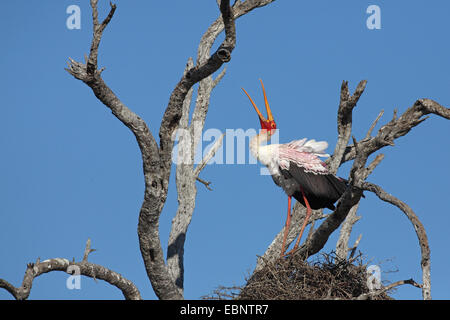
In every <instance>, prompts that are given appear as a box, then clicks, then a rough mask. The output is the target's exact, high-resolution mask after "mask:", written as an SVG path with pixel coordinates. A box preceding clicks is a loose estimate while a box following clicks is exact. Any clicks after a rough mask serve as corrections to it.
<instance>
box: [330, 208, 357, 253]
mask: <svg viewBox="0 0 450 320" xmlns="http://www.w3.org/2000/svg"><path fill="white" fill-rule="evenodd" d="M358 207H359V202H358V203H357V204H356V205H354V206H353V207H352V208H351V209H350V212H349V213H348V215H347V217H346V218H345V221H344V223H343V224H342V227H341V231H340V233H339V239H338V241H337V243H336V256H337V257H338V258H339V259H341V260H343V259H346V258H347V253H348V249H349V248H348V241H349V239H350V234H351V233H352V229H353V225H354V224H355V223H356V222H358V221H359V219H361V216H357V215H356V212H357V211H358Z"/></svg>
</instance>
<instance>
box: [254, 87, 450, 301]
mask: <svg viewBox="0 0 450 320" xmlns="http://www.w3.org/2000/svg"><path fill="white" fill-rule="evenodd" d="M366 83H367V81H361V82H360V83H359V84H358V86H357V87H356V90H355V92H354V94H353V95H350V92H349V89H348V82H346V81H344V82H343V83H342V86H341V93H340V103H339V107H338V116H337V124H338V126H337V127H338V141H337V144H336V148H335V150H334V153H333V155H332V156H331V157H330V158H329V159H328V160H327V161H326V162H327V165H328V166H329V168H330V170H331V171H332V172H334V173H336V171H337V169H338V168H339V166H340V165H341V164H343V163H345V162H347V161H352V160H353V165H352V168H351V170H350V176H349V179H348V181H349V187H348V188H347V190H346V191H345V193H344V194H343V195H342V197H341V199H340V200H339V205H338V206H337V208H336V210H335V211H334V212H333V213H331V214H329V215H324V214H323V212H322V210H315V211H313V213H312V215H311V219H310V221H311V223H312V224H313V225H312V226H311V228H310V231H309V234H308V236H307V239H306V241H305V243H304V244H303V245H302V246H301V247H299V248H298V250H297V251H296V252H295V253H294V254H295V255H300V256H301V257H302V258H303V259H306V258H308V257H310V256H312V255H314V254H316V253H318V252H319V251H320V250H321V249H322V248H323V247H324V246H325V244H326V243H327V241H328V238H329V236H330V235H331V234H332V233H333V232H334V231H335V230H336V229H337V228H338V227H339V226H341V225H342V227H341V232H340V237H339V239H338V242H337V244H336V253H337V255H338V257H339V258H341V259H342V258H346V257H347V254H348V252H349V251H350V252H351V253H350V255H351V256H352V255H353V253H352V252H354V250H355V248H356V246H357V243H358V242H359V239H360V238H358V240H357V243H356V244H355V245H354V246H352V247H350V248H349V246H348V240H349V237H350V234H351V231H352V226H353V225H354V224H355V223H356V222H357V221H358V220H359V217H358V216H356V211H357V208H358V205H359V201H360V200H361V197H362V194H363V190H364V191H369V192H373V193H375V194H376V195H377V196H378V198H380V200H383V201H386V202H388V203H390V204H392V205H394V206H396V207H398V208H399V209H400V210H401V211H402V212H403V213H404V214H405V215H406V217H407V218H408V219H409V221H410V222H411V223H412V225H413V227H414V229H415V231H416V235H417V238H418V242H419V246H420V249H421V259H420V265H421V268H422V283H421V284H420V285H416V282H414V281H412V280H411V281H410V280H407V281H406V280H402V281H398V282H397V283H396V285H402V284H414V285H415V286H418V287H420V288H421V289H422V297H423V299H425V300H428V299H431V281H430V277H431V276H430V248H429V245H428V238H427V234H426V232H425V228H424V227H423V225H422V223H421V222H420V220H419V219H418V217H417V216H416V214H415V213H414V211H413V210H412V209H411V208H410V207H409V206H408V205H407V204H406V203H404V202H403V201H401V200H399V199H398V198H396V197H395V196H393V195H390V194H388V193H387V192H386V191H384V190H383V189H382V187H380V186H378V185H375V184H373V183H370V182H368V181H366V179H367V178H368V176H369V175H370V174H371V173H372V172H373V170H374V169H375V167H376V166H377V165H378V164H379V163H380V162H381V161H382V160H383V158H384V155H383V154H381V153H380V154H378V155H377V156H376V157H375V159H374V160H373V161H372V162H371V163H370V164H369V165H367V161H368V158H369V156H370V155H372V154H373V153H375V152H377V151H379V150H380V149H382V148H384V147H386V146H394V141H395V139H397V138H400V137H402V136H404V135H406V134H408V132H409V131H410V130H411V129H413V128H414V127H415V126H417V125H419V124H420V123H421V122H423V121H425V120H426V119H427V118H428V115H429V114H435V115H437V116H441V117H443V118H446V119H450V109H449V108H445V107H443V106H441V105H440V104H439V103H437V102H435V101H433V100H431V99H419V100H417V101H416V102H414V104H413V105H412V106H411V107H410V108H408V109H407V110H406V111H405V112H404V113H403V114H402V115H401V116H400V117H398V116H397V112H394V115H393V118H392V120H391V121H389V122H388V123H386V124H385V125H383V126H382V127H381V128H380V129H379V130H378V133H377V134H376V135H375V136H372V131H373V129H374V128H375V126H376V124H377V122H378V121H379V119H380V118H381V116H382V114H383V111H381V112H380V114H379V115H378V117H377V118H376V119H375V121H374V122H373V124H372V125H371V126H370V128H369V130H368V132H367V134H366V136H365V137H364V138H363V139H361V140H360V141H357V140H356V139H355V137H353V136H352V113H353V109H354V108H355V107H356V104H357V102H358V100H359V98H360V97H361V95H362V93H363V92H364V89H365V86H366ZM350 138H352V142H353V144H349V143H350ZM305 214H306V208H305V207H303V206H302V205H301V204H299V203H296V205H295V207H294V210H293V213H292V220H291V221H292V222H291V227H290V230H289V233H288V241H287V243H288V244H290V243H292V241H293V240H294V239H295V238H296V237H297V235H298V234H299V231H300V226H301V225H302V222H303V218H304V217H305ZM319 219H324V220H323V222H322V223H321V224H320V226H318V227H317V228H314V224H315V221H317V220H319ZM283 233H284V228H283V229H282V230H281V231H280V232H279V233H278V234H277V236H276V237H275V239H274V240H273V241H272V243H271V244H270V246H269V247H268V249H267V250H266V252H265V253H264V255H262V256H261V257H260V258H259V259H258V262H257V266H256V268H255V271H254V272H258V271H260V270H261V269H262V268H264V266H265V265H267V264H268V263H270V262H273V261H274V260H276V259H278V258H279V255H280V252H281V245H282V237H283ZM390 288H392V287H391V286H390ZM382 292H385V290H382Z"/></svg>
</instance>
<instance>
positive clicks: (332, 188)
mask: <svg viewBox="0 0 450 320" xmlns="http://www.w3.org/2000/svg"><path fill="white" fill-rule="evenodd" d="M281 173H282V174H283V175H284V176H285V177H286V178H292V179H294V180H295V181H296V182H297V183H298V184H299V185H300V186H301V188H302V189H303V192H304V193H305V196H306V199H307V200H308V203H309V205H310V207H311V208H312V209H321V208H329V209H331V210H334V209H335V207H334V203H335V202H336V201H337V200H338V199H339V198H340V197H341V196H342V194H343V193H344V191H345V189H346V188H347V183H346V181H345V180H343V179H340V178H338V177H336V176H335V175H334V174H331V173H329V174H319V173H313V172H307V171H305V169H304V168H303V167H300V166H298V165H297V164H295V163H293V162H291V163H290V164H289V170H283V169H281ZM292 196H293V197H294V198H295V199H297V201H299V202H300V203H302V204H303V205H305V201H304V200H303V195H302V193H301V191H300V190H298V191H296V192H294V194H293V195H292Z"/></svg>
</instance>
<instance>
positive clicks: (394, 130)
mask: <svg viewBox="0 0 450 320" xmlns="http://www.w3.org/2000/svg"><path fill="white" fill-rule="evenodd" d="M428 114H435V115H438V116H441V117H443V118H445V119H449V120H450V109H449V108H445V107H443V106H441V105H440V104H439V103H437V102H436V101H433V100H431V99H419V100H417V101H416V102H415V103H414V104H413V106H412V107H410V108H408V109H407V110H406V111H405V112H404V113H403V114H402V115H401V116H400V117H399V118H397V116H396V114H394V117H393V119H392V120H391V121H390V122H389V123H387V124H386V125H384V126H382V127H381V128H380V129H379V130H378V134H377V135H376V136H375V137H372V138H370V139H369V140H366V139H365V140H363V141H364V142H365V144H366V148H367V150H366V152H368V153H369V155H370V154H372V153H374V152H376V151H378V150H379V149H381V148H383V147H385V146H392V145H393V144H394V140H395V139H398V138H400V137H402V136H404V135H406V134H407V133H408V132H409V131H410V130H411V129H412V128H414V127H415V126H417V125H419V124H420V123H422V122H423V121H424V120H426V117H424V116H426V115H428ZM355 157H356V152H355V147H354V145H351V146H348V147H347V148H346V150H345V152H344V155H343V159H342V162H346V161H350V160H353V159H355Z"/></svg>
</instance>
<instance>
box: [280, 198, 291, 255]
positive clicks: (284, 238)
mask: <svg viewBox="0 0 450 320" xmlns="http://www.w3.org/2000/svg"><path fill="white" fill-rule="evenodd" d="M291 198H292V197H291V196H288V212H287V218H286V224H285V226H284V237H283V244H282V246H281V257H283V256H284V252H285V251H286V238H287V235H288V232H289V225H290V224H291Z"/></svg>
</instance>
